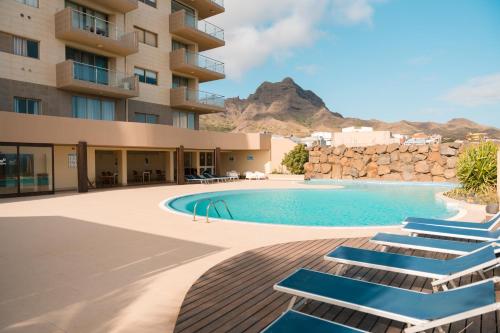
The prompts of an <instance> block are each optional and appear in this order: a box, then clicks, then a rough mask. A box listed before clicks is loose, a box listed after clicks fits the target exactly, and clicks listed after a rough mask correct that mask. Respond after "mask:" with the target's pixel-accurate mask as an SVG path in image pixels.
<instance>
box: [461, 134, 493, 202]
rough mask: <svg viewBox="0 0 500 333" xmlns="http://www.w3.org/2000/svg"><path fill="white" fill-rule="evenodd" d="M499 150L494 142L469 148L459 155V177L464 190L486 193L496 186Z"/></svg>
mask: <svg viewBox="0 0 500 333" xmlns="http://www.w3.org/2000/svg"><path fill="white" fill-rule="evenodd" d="M497 151H498V147H497V146H496V145H495V144H494V143H493V142H483V143H480V144H478V145H477V146H471V147H469V148H467V149H466V150H465V151H464V152H463V153H462V154H461V155H460V157H459V159H458V163H457V177H458V180H459V181H460V183H461V185H462V187H463V188H464V190H466V191H467V192H469V193H472V194H484V193H487V192H490V191H491V190H492V189H493V188H495V187H496V182H497Z"/></svg>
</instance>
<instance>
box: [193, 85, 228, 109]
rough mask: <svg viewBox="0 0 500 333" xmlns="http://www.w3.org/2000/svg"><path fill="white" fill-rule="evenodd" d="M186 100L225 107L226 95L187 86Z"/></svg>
mask: <svg viewBox="0 0 500 333" xmlns="http://www.w3.org/2000/svg"><path fill="white" fill-rule="evenodd" d="M186 100H187V101H189V102H192V103H197V104H204V105H208V106H215V107H219V108H224V96H222V95H217V94H212V93H209V92H206V91H199V90H194V89H188V88H186Z"/></svg>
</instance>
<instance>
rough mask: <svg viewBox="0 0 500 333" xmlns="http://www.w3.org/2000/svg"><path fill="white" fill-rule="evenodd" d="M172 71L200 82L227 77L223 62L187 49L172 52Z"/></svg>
mask: <svg viewBox="0 0 500 333" xmlns="http://www.w3.org/2000/svg"><path fill="white" fill-rule="evenodd" d="M170 69H171V70H172V71H175V72H178V73H182V74H187V75H192V76H195V77H197V78H198V79H199V81H200V82H206V81H213V80H220V79H223V78H224V77H225V75H224V63H223V62H220V61H217V60H214V59H212V58H209V57H206V56H203V55H201V54H199V53H195V52H189V51H186V50H185V49H178V50H175V51H172V52H170Z"/></svg>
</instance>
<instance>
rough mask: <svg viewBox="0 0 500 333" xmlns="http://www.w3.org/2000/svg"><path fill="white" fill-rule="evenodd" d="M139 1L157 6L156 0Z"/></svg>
mask: <svg viewBox="0 0 500 333" xmlns="http://www.w3.org/2000/svg"><path fill="white" fill-rule="evenodd" d="M139 1H140V2H142V3H145V4H146V5H149V6H151V7H155V8H156V0H139Z"/></svg>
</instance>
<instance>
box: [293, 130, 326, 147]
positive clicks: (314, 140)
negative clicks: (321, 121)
mask: <svg viewBox="0 0 500 333" xmlns="http://www.w3.org/2000/svg"><path fill="white" fill-rule="evenodd" d="M292 140H294V141H295V142H297V143H301V144H303V145H306V146H307V147H312V146H316V145H319V146H331V145H332V133H331V132H313V133H311V135H310V136H308V137H305V138H296V137H294V138H292Z"/></svg>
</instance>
